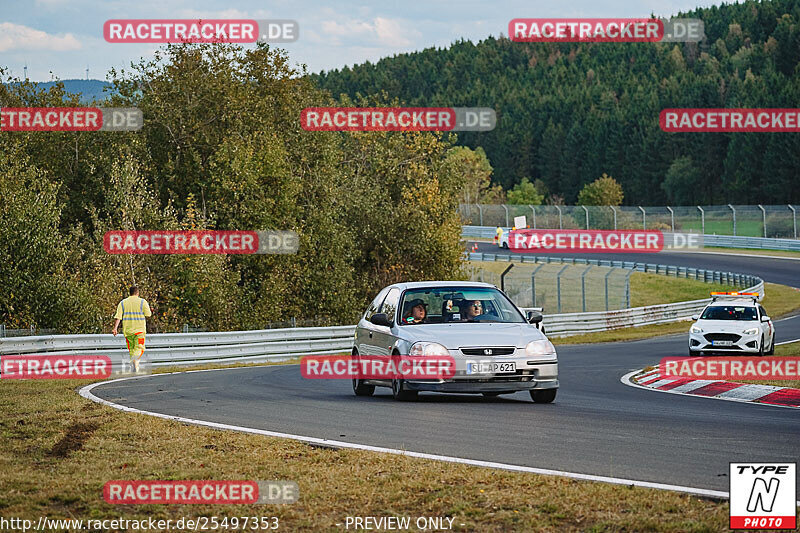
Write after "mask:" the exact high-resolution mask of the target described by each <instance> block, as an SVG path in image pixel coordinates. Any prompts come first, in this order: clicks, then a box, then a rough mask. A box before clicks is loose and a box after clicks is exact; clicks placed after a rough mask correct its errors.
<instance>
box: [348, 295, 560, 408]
mask: <svg viewBox="0 0 800 533" xmlns="http://www.w3.org/2000/svg"><path fill="white" fill-rule="evenodd" d="M541 320H542V315H541V313H538V312H535V311H532V312H529V313H528V316H527V318H526V317H525V315H523V313H522V311H520V310H519V308H517V306H516V305H514V303H513V302H512V301H511V300H510V299H509V298H508V297H507V296H506V295H505V294H504V293H503V292H501V291H500V290H498V289H497V288H496V287H495V286H494V285H490V284H488V283H477V282H466V281H425V282H415V283H397V284H395V285H390V286H388V287H386V288H384V289H383V290H382V291H380V293H378V296H376V297H375V300H373V302H372V303H371V304H370V306H369V308H368V309H367V311H366V312H365V313H364V315H363V316H362V317H361V320H360V321H359V322H358V326H357V327H356V334H355V344H354V347H353V356H354V357H355V358H358V357H359V356H363V357H365V358H367V357H369V358H375V357H381V358H386V359H387V360H392V359H395V358H396V359H399V358H401V357H414V356H419V357H425V356H429V355H430V356H445V357H446V356H450V357H452V359H453V361H454V362H455V373H454V374H452V375H450V376H448V377H446V378H444V377H440V378H439V379H408V380H404V379H399V378H398V379H353V391H354V392H355V394H356V395H357V396H371V395H372V393H373V392H374V391H375V386H383V387H391V389H392V396H393V397H394V398H395V399H397V400H413V399H416V397H417V393H418V392H419V391H434V392H445V393H473V394H474V393H477V394H484V395H485V396H497V395H499V394H508V393H514V392H518V391H529V392H530V395H531V398H532V399H533V401H534V402H537V403H550V402H552V401H553V400H555V397H556V392H557V390H558V359H557V356H556V350H555V347H554V346H553V344H552V343H551V342H550V341H549V340H547V337H545V335H544V334H543V333H542V332H541V331H540V330H539V328H538V327H537V324H539V323H540V322H541Z"/></svg>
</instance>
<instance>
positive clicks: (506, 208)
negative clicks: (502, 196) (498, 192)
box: [500, 204, 511, 228]
mask: <svg viewBox="0 0 800 533" xmlns="http://www.w3.org/2000/svg"><path fill="white" fill-rule="evenodd" d="M500 205H502V206H503V209H505V211H506V227H507V228H510V227H511V224H509V223H508V206H507V205H506V204H500Z"/></svg>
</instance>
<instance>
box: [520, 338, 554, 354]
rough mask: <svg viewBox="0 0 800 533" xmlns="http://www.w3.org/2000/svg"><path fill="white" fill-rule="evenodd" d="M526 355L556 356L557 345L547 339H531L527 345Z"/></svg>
mask: <svg viewBox="0 0 800 533" xmlns="http://www.w3.org/2000/svg"><path fill="white" fill-rule="evenodd" d="M525 355H527V356H528V357H550V358H553V357H555V356H556V347H555V346H553V343H552V342H550V341H549V340H547V339H542V340H538V341H531V342H529V343H528V345H527V346H526V347H525Z"/></svg>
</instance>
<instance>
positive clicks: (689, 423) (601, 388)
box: [81, 230, 800, 530]
mask: <svg viewBox="0 0 800 533" xmlns="http://www.w3.org/2000/svg"><path fill="white" fill-rule="evenodd" d="M613 234H616V237H611V235H613ZM505 238H506V239H509V241H507V242H510V243H513V244H515V245H516V244H519V245H520V246H509V251H510V252H512V253H539V254H541V253H562V252H566V251H571V252H573V253H577V254H586V255H592V256H595V257H598V258H602V257H604V256H606V255H607V254H609V253H610V252H609V250H610V251H613V253H611V255H610V256H613V257H619V256H629V257H630V256H638V257H645V256H646V255H647V254H648V253H656V254H658V253H659V252H661V253H664V254H669V253H670V250H680V249H686V248H690V247H691V246H698V247H699V244H700V243H701V242H702V241H701V237H700V236H697V235H688V234H687V235H681V236H679V237H678V238H677V239H676V238H675V236H674V235H667V234H663V233H661V232H657V231H645V232H636V231H631V232H629V231H625V232H601V231H594V232H581V231H579V230H564V231H552V230H550V231H543V230H522V231H513V232H510V235H507V236H506V237H505ZM500 242H502V241H500ZM537 243H538V244H537ZM537 246H538V247H539V248H537ZM620 247H621V249H620ZM494 249H495V250H498V248H497V244H495V245H494ZM545 250H546V251H545ZM645 250H646V251H645ZM485 251H488V250H485ZM498 251H499V250H498ZM634 254H635V255H634ZM642 254H644V255H642ZM673 257H674V256H673ZM684 257H685V256H684ZM730 259H731V258H730V257H727V258H726V257H723V256H703V257H702V260H701V261H702V262H703V263H704V264H703V265H699V266H701V267H708V268H713V267H714V266H715V265H716V266H720V265H717V263H715V262H723V263H724V262H725V261H726V260H730ZM742 260H743V263H745V264H743V265H742V268H741V269H739V270H740V271H743V272H744V271H747V273H752V274H757V275H762V276H763V277H765V278H766V279H769V278H771V277H772V276H773V275H774V274H773V273H772V272H771V271H769V272H767V273H766V274H764V273H762V272H759V268H752V270H753V271H752V272H751V271H750V270H749V269H748V265H747V264H749V265H751V266H752V265H757V264H772V263H771V261H772V260H771V259H766V258H747V257H742ZM720 268H721V266H720ZM774 281H782V282H784V283H785V282H786V281H787V280H786V279H785V278H782V279H779V280H774ZM797 284H798V283H795V285H797ZM779 326H780V327H781V328H784V327H785V328H786V329H785V330H784V331H782V332H780V333H781V336H780V338H779V340H781V342H787V341H786V340H785V339H788V338H789V337H791V338H792V339H797V338H800V320H797V319H788V320H785V321H783V322H781V323H779ZM790 329H791V330H793V331H789V330H790ZM684 345H685V339H684V338H683V337H680V338H678V337H666V338H655V339H651V340H644V341H638V342H637V343H623V344H614V345H593V346H587V345H583V346H561V347H559V354H560V355H561V358H560V359H559V365H560V367H561V372H562V373H563V375H564V379H563V380H562V394H560V395H559V399H558V401H557V402H556V403H555V404H553V405H552V406H551V408H552V409H553V410H552V411H550V410H548V411H544V410H539V411H537V410H536V408H535V407H532V406H529V405H528V402H520V401H519V399H516V398H515V397H514V396H511V397H509V399H508V400H503V401H502V402H501V403H497V402H495V401H485V400H483V399H480V400H478V401H477V402H475V401H474V399H471V400H463V399H462V398H460V397H452V396H434V395H430V396H428V397H422V401H420V402H417V403H414V404H398V403H395V402H388V403H386V402H382V401H380V399H379V398H375V399H372V400H371V402H373V403H369V404H368V403H367V402H363V401H359V400H357V399H355V398H353V397H352V391H350V390H349V384H348V383H344V380H331V381H325V380H320V379H307V378H308V377H309V376H303V375H302V374H303V372H302V371H303V370H306V371H307V370H308V368H304V367H302V366H301V367H300V368H299V369H298V367H296V366H278V367H274V366H273V367H259V368H253V369H229V370H225V369H220V370H209V371H189V372H179V373H175V374H161V375H154V376H152V377H148V378H146V379H136V378H134V379H122V380H115V381H110V382H101V383H98V384H95V385H91V386H89V387H85V388H84V389H82V391H81V394H82V395H83V396H85V397H87V398H90V399H92V400H94V401H97V402H101V403H103V404H105V405H108V406H111V407H114V408H116V409H121V410H124V411H127V412H133V413H141V414H148V415H151V416H156V417H159V418H164V419H168V420H173V421H179V422H183V423H187V424H193V425H199V426H205V427H211V428H216V429H227V430H233V431H240V432H245V433H251V434H256V435H263V436H273V437H282V438H288V439H293V440H298V441H302V442H306V443H308V444H311V445H315V446H322V447H326V448H334V449H356V450H365V451H371V452H381V453H387V454H395V455H404V456H410V457H416V458H425V459H432V460H438V461H446V462H451V463H462V464H465V465H473V466H482V467H488V468H496V469H502V470H508V471H514V472H527V473H536V474H542V475H548V476H563V477H567V478H573V479H581V480H590V481H600V482H606V483H611V484H623V485H629V486H639V487H647V488H656V489H664V490H669V491H679V492H685V493H690V494H694V495H696V496H699V497H706V498H723V499H724V498H730V501H731V509H732V511H731V512H732V514H731V525H732V526H733V525H735V526H737V527H745V528H753V527H759V528H769V527H781V528H785V527H787V526H789V525H791V524H792V523H793V522H792V521H791V520H792V519H793V518H794V515H791V514H790V513H788V511H787V509H788V507H789V506H793V505H794V504H795V502H796V500H797V499H796V496H795V495H794V488H793V486H794V485H796V470H795V469H794V463H793V461H792V460H791V459H792V458H793V457H796V442H797V441H796V438H797V437H798V436H800V426H798V422H797V419H796V416H795V417H794V418H792V416H794V413H793V412H791V411H789V410H782V409H778V410H771V409H770V408H769V407H767V406H752V405H748V406H744V405H741V404H740V403H729V402H709V401H708V398H687V397H679V396H677V395H675V394H671V395H663V394H661V395H659V394H652V393H651V391H644V390H641V388H633V387H627V386H624V385H622V383H621V382H620V377H621V376H623V375H625V374H626V373H628V372H631V370H632V369H635V368H641V366H642V364H643V363H647V362H649V361H650V359H655V360H657V359H658V356H659V355H661V356H665V357H666V356H670V355H674V354H675V353H683V351H684V349H685V346H684ZM679 350H680V351H679ZM643 354H647V355H648V356H647V357H643ZM651 354H652V357H650V355H651ZM598 361H602V364H600V363H599V362H598ZM670 368H671V367H670ZM441 370H442V369H441V368H438V367H437V371H441ZM672 370H675V369H674V368H673V369H672ZM245 376H250V377H248V378H246V379H243V378H244V377H245ZM254 377H255V381H253V379H252V378H254ZM159 381H161V383H158V382H159ZM164 382H167V383H169V385H168V386H166V387H165V386H164ZM250 383H253V385H252V386H250ZM256 383H257V384H256ZM270 384H273V385H274V387H271V386H270ZM614 384H616V385H614ZM620 386H621V387H623V389H622V390H620V389H619V388H618V387H620ZM156 389H158V390H159V391H161V392H160V393H159V394H161V398H162V402H161V403H160V405H159V407H158V408H155V407H151V408H144V407H143V405H142V403H141V402H139V401H138V398H144V397H147V396H148V395H150V394H153V393H155V390H156ZM273 389H274V390H273ZM217 392H219V393H220V394H223V392H224V394H225V396H226V397H227V398H228V400H227V401H226V402H223V404H222V405H217V406H216V408H215V409H214V410H213V411H208V410H207V409H205V408H204V407H203V402H202V401H201V396H202V397H207V396H208V395H209V394H211V395H215V394H216V393H217ZM195 397H196V400H197V401H196V402H193V401H189V402H188V403H187V402H186V399H187V398H188V399H189V400H191V399H192V398H195ZM598 398H605V400H604V401H601V402H600V404H598ZM375 400H377V401H375ZM265 401H268V402H273V401H274V402H278V403H281V404H282V405H284V407H285V409H286V412H285V413H276V412H275V411H274V410H273V409H260V408H259V407H258V405H259V404H260V403H262V402H265ZM465 402H466V403H465ZM687 402H689V403H687ZM243 406H248V408H247V410H251V411H253V412H252V413H251V415H248V416H242V415H241V414H235V413H241V410H242V408H243ZM254 406H255V407H254ZM592 406H596V407H594V408H593V407H592ZM600 406H603V407H602V408H600ZM465 407H466V409H465ZM748 408H750V409H758V410H759V411H758V412H757V413H749V412H744V413H743V412H742V409H748ZM399 409H402V411H400V410H399ZM409 409H411V410H413V411H414V414H411V413H410V412H409ZM523 409H524V410H523ZM587 409H589V410H592V409H595V410H596V411H595V412H591V413H587V412H586V411H587ZM476 410H477V411H481V412H482V414H481V415H480V417H479V420H480V421H479V422H476V421H475V419H474V416H473V415H474V414H475V413H474V411H476ZM320 412H325V413H326V414H325V416H324V417H320V416H319V415H318V414H319V413H320ZM470 412H472V414H470ZM659 412H660V413H667V414H666V415H662V416H661V417H659V418H662V419H661V420H651V419H650V415H648V413H651V414H652V413H659ZM426 413H427V415H426ZM407 414H408V415H409V416H406V415H407ZM432 414H433V415H434V418H435V420H434V421H427V420H426V417H428V416H430V415H432ZM465 416H466V417H467V418H466V419H464V417H465ZM743 416H744V418H745V419H747V420H748V424H745V426H744V427H741V426H740V423H741V421H742V417H743ZM442 417H445V418H446V419H447V420H450V421H452V427H444V428H443V427H442V423H441V420H442ZM508 417H512V418H516V417H520V419H527V420H528V422H530V423H532V424H536V425H539V426H540V427H546V428H550V430H551V431H538V432H535V433H534V434H531V433H530V431H527V430H525V428H524V427H517V428H516V429H514V430H512V431H509V425H508V424H510V423H511V420H509V419H508ZM462 419H463V420H462ZM234 420H235V423H232V421H234ZM518 420H519V419H518ZM626 420H627V421H631V420H639V422H637V423H636V424H635V426H636V427H635V428H634V427H630V426H629V425H628V424H626V426H625V428H626V429H624V430H623V429H619V430H615V431H613V432H611V433H609V431H608V428H609V427H616V425H619V423H620V422H621V421H626ZM756 420H757V421H758V422H755V421H756ZM703 423H705V426H706V427H705V428H703V429H700V427H699V426H698V424H701V426H702V425H703ZM462 424H466V425H469V427H471V428H472V430H473V431H472V432H471V433H469V434H465V435H463V436H462V437H461V438H459V439H458V442H448V440H447V439H442V438H440V437H441V436H442V435H443V434H450V433H451V432H453V433H458V431H459V429H458V428H459V427H460V426H461V425H462ZM448 425H450V424H448V423H445V426H448ZM523 426H524V424H523ZM515 427H516V426H515ZM578 427H579V428H581V430H580V434H582V435H583V436H584V437H580V436H579V435H575V438H574V439H573V438H569V437H567V438H566V440H565V437H564V435H565V434H569V433H570V432H574V431H575V430H576V428H578ZM765 431H766V432H767V433H770V434H771V435H773V437H772V439H771V446H770V447H768V448H764V446H763V443H762V439H763V435H764V433H765ZM665 432H666V433H665ZM411 434H413V435H419V436H420V437H419V438H415V439H412V440H408V438H407V436H408V435H411ZM499 434H503V435H505V437H504V439H501V440H497V439H496V435H499ZM586 434H592V435H594V437H593V438H592V439H586V438H585V435H586ZM692 434H694V435H695V437H697V439H699V440H697V443H696V444H695V445H694V446H698V448H697V450H696V451H697V453H693V452H692V450H693V447H692V446H690V447H689V448H688V449H687V448H686V440H685V436H686V435H692ZM344 435H346V436H347V437H348V438H342V437H343V436H344ZM654 435H661V436H660V437H658V438H657V439H656V440H653V437H654ZM681 435H683V437H681ZM712 435H713V436H712ZM707 439H711V441H713V442H717V440H718V439H729V440H727V441H726V442H729V443H730V444H728V445H725V446H720V445H719V443H718V442H717V444H714V445H713V446H711V447H710V448H709V447H708V446H706V445H704V444H702V443H703V442H705V440H707ZM711 441H709V442H711ZM486 442H492V443H493V444H492V448H493V449H492V453H491V454H490V455H491V458H487V457H486V451H485V444H486ZM531 446H533V447H534V448H535V449H537V450H540V452H537V454H534V455H535V457H534V458H531V457H530V454H525V453H524V452H523V450H530V449H531ZM606 449H607V450H608V452H607V453H611V454H616V455H618V456H619V457H620V459H617V460H616V461H617V466H616V470H617V471H618V474H617V475H607V471H608V465H607V464H605V463H604V460H600V461H599V462H598V460H597V456H598V451H600V452H601V453H600V455H603V453H604V452H605V450H606ZM542 450H544V451H542ZM612 450H613V451H612ZM653 450H657V453H656V455H657V456H658V457H654V456H653V455H654V452H653ZM709 453H712V454H713V456H714V457H715V460H714V461H709V457H708V454H709ZM625 457H627V459H623V458H625ZM716 459H720V460H721V461H722V462H721V463H720V464H719V465H718V464H716V463H717V462H720V461H717V460H716ZM732 460H736V461H739V462H737V463H733V462H731V463H730V464H729V463H728V461H732ZM745 461H751V462H745ZM620 462H621V463H623V464H624V465H623V464H619V463H620ZM722 463H724V464H722ZM722 472H724V477H720V476H723V473H722ZM772 479H777V480H778V483H773V484H772V485H771V484H770V483H772V481H771V480H772ZM793 484H794V485H793ZM778 486H780V487H782V488H781V489H780V491H779V490H778V489H777V488H776V487H778ZM742 487H745V488H742ZM123 489H125V488H124V487H123V488H120V487H116V488H115V490H116V491H117V492H115V494H117V495H119V494H121V492H119V491H121V490H123ZM790 489H791V490H790ZM125 490H128V496H131V493H130V490H131V489H130V488H128V489H125ZM164 490H165V489H164ZM187 490H188V489H187ZM745 493H746V494H745ZM789 493H791V494H789ZM159 494H162V496H163V494H165V492H164V491H163V490H162V492H161V493H159ZM172 494H174V491H173V492H172ZM752 494H756V496H757V499H758V500H759V501H767V499H771V498H773V497H774V502H775V503H774V505H773V511H771V512H766V511H765V510H764V509H761V508H759V510H758V512H749V511H747V508H748V506H750V508H753V505H755V504H754V502H753V501H751V500H752V498H751V495H752ZM787 494H788V496H787ZM135 495H136V494H134V496H135ZM251 496H252V494H251ZM301 498H302V496H301ZM786 502H790V503H786ZM741 509H744V511H742V510H741ZM792 509H794V507H792ZM734 511H735V512H737V513H740V514H736V515H734V514H733V512H734ZM776 513H778V514H776ZM378 518H380V517H374V519H375V520H377V519H378ZM384 518H385V517H384ZM340 524H341V525H340V526H337V527H345V528H348V529H349V528H352V529H354V530H363V529H365V528H366V523H365V522H364V521H363V517H362V521H361V522H358V523H355V522H354V521H351V522H349V523H347V522H345V521H342V522H341V523H340ZM370 524H371V525H372V526H374V527H377V526H375V524H374V523H372V522H370ZM382 524H384V526H385V523H383V522H382ZM348 526H349V527H348Z"/></svg>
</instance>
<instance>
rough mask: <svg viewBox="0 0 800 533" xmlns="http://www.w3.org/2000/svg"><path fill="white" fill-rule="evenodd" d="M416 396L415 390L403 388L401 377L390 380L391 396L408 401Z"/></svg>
mask: <svg viewBox="0 0 800 533" xmlns="http://www.w3.org/2000/svg"><path fill="white" fill-rule="evenodd" d="M417 396H418V393H417V391H415V390H407V389H405V388H403V380H402V379H393V380H392V398H394V399H395V400H398V401H401V402H410V401H413V400H416V399H417Z"/></svg>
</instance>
